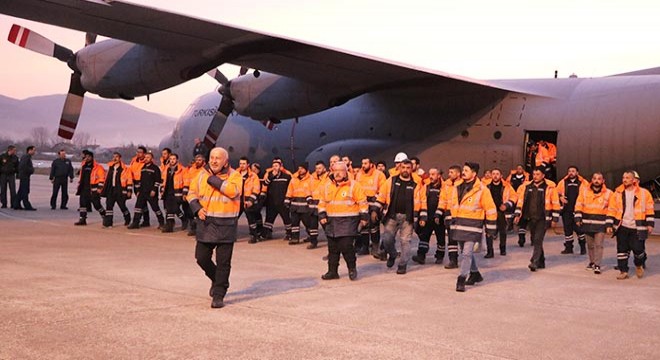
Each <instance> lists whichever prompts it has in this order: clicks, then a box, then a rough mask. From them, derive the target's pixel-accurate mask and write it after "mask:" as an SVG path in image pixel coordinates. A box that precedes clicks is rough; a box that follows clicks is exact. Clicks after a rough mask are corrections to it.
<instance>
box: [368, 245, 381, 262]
mask: <svg viewBox="0 0 660 360" xmlns="http://www.w3.org/2000/svg"><path fill="white" fill-rule="evenodd" d="M370 252H371V256H373V257H374V258H376V259H380V251H379V245H378V243H371V248H370Z"/></svg>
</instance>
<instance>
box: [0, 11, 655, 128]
mask: <svg viewBox="0 0 660 360" xmlns="http://www.w3.org/2000/svg"><path fill="white" fill-rule="evenodd" d="M132 2H134V3H140V4H146V5H149V6H154V7H157V8H161V9H166V10H170V11H174V12H178V13H182V14H185V15H190V16H193V17H199V18H204V19H207V20H211V21H216V22H222V23H225V24H231V25H236V26H239V27H243V28H248V29H253V30H256V31H259V32H265V33H269V34H274V35H278V34H280V35H284V36H286V37H290V38H294V39H300V40H304V41H306V42H312V43H316V44H320V45H328V46H331V47H333V48H339V49H346V50H349V51H352V52H359V53H363V54H368V55H371V56H376V57H380V58H385V59H391V60H394V61H396V62H399V63H407V64H414V65H415V66H421V67H424V68H429V69H434V70H439V71H443V72H448V73H452V74H457V75H462V76H467V77H471V78H476V79H508V78H548V77H552V76H553V72H554V70H558V71H559V76H560V77H567V76H569V75H570V74H571V73H576V74H577V75H578V76H580V77H596V76H605V75H611V74H616V73H622V72H627V71H632V70H637V69H643V68H650V67H656V66H660V21H658V20H657V19H659V18H660V3H658V2H657V1H655V2H653V1H628V2H623V1H602V0H601V1H576V0H573V1H563V0H555V1H535V2H529V1H506V0H505V1H482V0H478V1H464V2H439V1H417V0H409V1H401V2H382V1H371V0H365V1H360V0H353V1H342V0H333V1H329V0H328V1H325V0H324V1H308V0H307V1H299V0H279V1H259V0H253V1H250V2H243V1H217V0H215V1H209V0H187V1H162V0H160V1H155V0H142V1H140V0H135V1H132ZM246 3H249V5H246ZM445 3H446V4H445ZM13 23H16V24H19V25H22V26H26V27H28V28H30V29H32V30H34V31H37V32H39V33H41V34H42V35H44V36H46V37H48V38H50V39H52V40H54V41H55V42H58V43H60V44H62V45H64V46H66V47H69V48H71V49H72V50H74V51H75V50H78V49H79V48H81V47H82V46H83V43H84V34H83V33H80V32H77V31H73V30H68V29H63V28H58V27H54V26H50V25H44V24H38V23H34V22H30V21H27V20H22V19H16V18H11V17H8V16H5V15H0V33H3V35H2V41H0V54H2V57H1V59H0V61H1V62H2V63H1V64H2V66H0V94H2V95H5V96H10V97H14V98H19V99H21V98H26V97H31V96H36V95H46V94H54V93H65V92H66V91H67V89H68V83H69V76H70V70H69V68H68V67H67V66H66V64H64V63H60V62H59V61H57V60H55V59H51V58H47V57H45V56H42V55H39V54H36V53H33V52H30V51H26V50H24V49H20V48H18V47H17V46H15V45H13V44H10V43H8V42H7V41H6V34H7V33H8V32H9V28H10V27H11V25H12V24H13ZM221 69H222V70H223V72H225V74H226V75H227V76H228V77H229V78H231V77H233V76H236V75H237V72H238V71H237V68H236V67H233V66H229V65H226V66H223V67H222V68H221ZM216 85H217V84H216V83H215V81H214V80H213V79H211V78H209V77H206V76H203V77H201V78H198V79H195V80H192V81H190V82H188V83H186V84H183V85H180V86H178V87H175V88H172V89H169V90H165V91H162V92H159V93H156V94H153V95H152V96H151V100H150V101H148V102H147V100H146V98H140V99H136V100H134V101H131V103H132V104H133V105H135V106H138V107H140V108H143V109H145V110H148V111H153V112H156V113H161V114H165V115H168V116H173V117H178V116H179V115H180V114H181V112H183V111H184V110H185V108H186V107H187V105H188V104H189V103H190V102H191V101H192V100H193V99H195V98H196V97H197V96H199V95H201V94H204V93H206V92H209V91H213V90H214V88H215V87H216ZM88 96H94V95H88ZM118 101H123V100H118Z"/></svg>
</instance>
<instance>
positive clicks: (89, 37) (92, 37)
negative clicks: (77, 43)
mask: <svg viewBox="0 0 660 360" xmlns="http://www.w3.org/2000/svg"><path fill="white" fill-rule="evenodd" d="M95 42H96V34H94V33H85V46H89V45H92V44H94V43H95Z"/></svg>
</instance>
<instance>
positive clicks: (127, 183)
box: [106, 161, 133, 191]
mask: <svg viewBox="0 0 660 360" xmlns="http://www.w3.org/2000/svg"><path fill="white" fill-rule="evenodd" d="M114 166H115V162H114V161H110V162H109V163H108V174H109V173H110V169H111V168H113V167H114ZM119 167H120V168H121V169H122V170H121V175H120V177H119V181H120V182H121V187H122V189H123V190H124V191H133V173H132V172H131V169H130V168H129V167H128V166H127V165H126V164H124V163H123V162H122V161H119ZM108 181H112V180H111V179H106V183H107V182H108Z"/></svg>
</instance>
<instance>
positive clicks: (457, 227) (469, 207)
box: [445, 162, 497, 292]
mask: <svg viewBox="0 0 660 360" xmlns="http://www.w3.org/2000/svg"><path fill="white" fill-rule="evenodd" d="M478 173H479V164H477V163H473V162H466V163H465V164H464V165H463V171H462V173H461V178H462V179H463V182H462V183H460V184H459V185H457V186H454V187H452V188H451V190H450V193H449V194H448V196H449V209H448V210H447V214H446V215H445V221H446V222H448V223H449V224H450V231H451V237H452V239H454V240H455V241H458V244H459V246H460V248H461V255H462V259H461V266H460V273H459V275H458V278H457V279H456V291H458V292H464V291H465V285H474V284H476V283H478V282H481V281H483V276H482V275H481V273H480V272H479V268H478V267H477V262H476V259H475V258H474V253H473V251H474V247H475V244H478V243H479V242H481V237H482V235H483V229H484V225H485V227H486V235H487V236H494V235H495V231H496V229H497V225H496V222H497V209H496V208H495V203H494V202H493V198H492V196H491V195H490V190H488V188H487V187H486V186H485V185H484V184H482V183H481V180H479V178H478V177H477V174H478ZM468 275H469V277H468Z"/></svg>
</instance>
